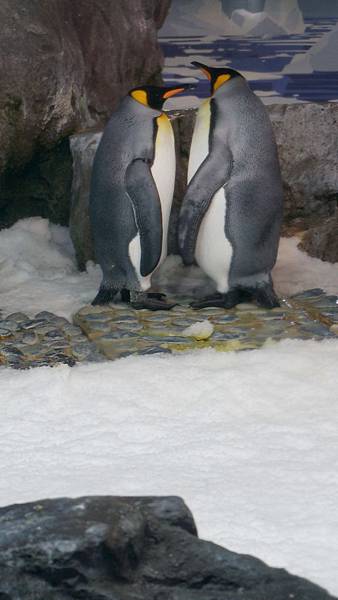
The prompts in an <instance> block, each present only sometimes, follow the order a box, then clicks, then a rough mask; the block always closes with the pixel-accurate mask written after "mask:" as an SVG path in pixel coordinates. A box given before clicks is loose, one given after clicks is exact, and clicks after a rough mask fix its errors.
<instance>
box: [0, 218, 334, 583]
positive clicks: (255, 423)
mask: <svg viewBox="0 0 338 600" xmlns="http://www.w3.org/2000/svg"><path fill="white" fill-rule="evenodd" d="M296 243H297V242H296V240H294V239H291V240H282V243H281V250H280V256H279V261H278V265H277V267H276V269H275V274H274V278H275V281H276V284H277V288H278V291H279V293H281V294H289V293H292V292H296V291H298V290H301V289H305V288H310V287H317V286H320V287H324V288H326V289H327V290H328V291H330V292H335V291H336V292H337V291H338V265H335V266H333V265H328V264H325V263H322V262H321V261H317V260H314V259H311V258H309V257H307V256H306V255H305V254H303V253H300V252H299V251H298V250H297V247H296ZM186 273H187V272H186V271H184V270H183V268H182V267H181V266H180V265H179V264H178V261H177V259H176V258H171V259H170V260H169V263H168V264H167V265H166V267H165V271H164V273H163V274H162V276H161V277H160V278H159V281H160V283H161V279H162V282H163V280H164V278H167V277H168V275H170V274H171V275H173V276H174V277H175V286H176V287H178V288H179V289H180V290H181V291H186V290H187V288H189V289H191V290H193V291H196V290H202V288H204V287H205V285H206V281H205V279H203V278H202V277H201V275H200V273H199V272H198V270H197V269H193V270H192V271H190V278H189V279H188V278H187V274H186ZM188 273H189V272H188ZM99 279H100V273H99V269H98V268H96V267H94V266H90V267H89V270H88V273H83V274H79V273H78V272H77V271H76V269H75V265H74V258H73V255H72V250H71V246H70V244H69V239H68V234H67V231H66V230H64V229H62V228H59V227H49V225H48V223H47V222H46V221H44V220H42V219H30V220H27V221H22V222H20V223H18V224H17V225H15V226H14V227H13V228H11V229H10V230H6V231H2V232H0V308H2V309H3V312H4V314H6V313H8V312H13V311H14V310H15V311H17V310H26V311H27V310H28V308H30V312H31V313H34V312H36V311H38V310H40V309H49V310H53V311H55V312H57V313H58V314H60V315H66V316H69V315H70V314H71V313H72V312H73V311H75V310H76V309H77V308H78V307H79V306H81V305H82V304H83V303H85V302H87V301H90V300H91V299H92V297H93V296H94V293H95V291H96V287H97V284H98V282H99ZM171 285H173V284H171ZM169 287H170V286H169ZM337 364H338V342H336V341H332V340H331V341H326V342H321V343H315V342H300V341H286V342H282V343H280V344H277V345H274V346H271V347H265V348H263V349H261V350H257V351H252V352H242V353H238V354H236V353H228V354H221V353H216V352H215V351H211V350H209V351H201V352H197V353H188V354H185V355H179V356H162V357H159V356H153V357H137V358H132V357H130V358H127V359H122V360H120V361H117V362H115V363H100V364H97V365H93V364H91V365H81V366H76V367H74V368H73V369H71V368H69V367H67V366H64V365H63V366H60V367H57V368H54V369H50V368H40V369H35V370H30V371H25V372H13V371H11V370H9V369H4V368H3V369H0V390H1V403H0V457H1V458H0V505H6V504H10V503H13V502H24V501H28V500H36V499H38V498H43V497H53V496H54V497H55V496H62V495H69V496H75V495H80V494H127V495H135V494H139V495H144V494H156V495H158V494H170V495H172V494H177V495H180V496H182V497H183V498H184V499H185V500H186V502H187V503H188V505H189V506H190V507H191V509H192V510H193V512H194V516H195V518H196V521H197V525H198V527H199V533H200V535H201V536H202V537H204V538H206V539H211V540H212V541H214V542H217V543H220V544H222V545H224V546H226V547H228V548H230V549H233V550H236V551H239V552H244V553H251V554H254V555H256V556H258V557H260V558H262V559H263V560H265V561H267V562H268V563H269V564H271V565H275V566H282V567H285V568H287V569H288V570H289V571H291V572H293V573H296V574H298V575H303V576H305V577H307V578H309V579H312V580H313V581H315V582H317V583H319V584H321V585H322V586H323V587H326V588H328V589H329V590H330V591H331V592H332V593H335V594H338V569H337V559H336V556H337V538H338V508H337V502H336V499H337V496H338V474H337V468H336V466H337V459H338V437H337V433H336V431H337V425H336V423H337V418H338V393H337V390H338V372H337Z"/></svg>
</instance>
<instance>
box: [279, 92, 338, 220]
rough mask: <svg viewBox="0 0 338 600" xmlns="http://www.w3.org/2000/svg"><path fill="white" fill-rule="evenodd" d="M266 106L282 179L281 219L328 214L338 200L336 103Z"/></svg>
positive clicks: (337, 120)
mask: <svg viewBox="0 0 338 600" xmlns="http://www.w3.org/2000/svg"><path fill="white" fill-rule="evenodd" d="M268 109H269V113H270V118H271V121H272V125H273V128H274V131H275V135H276V140H277V146H278V152H279V158H280V164H281V169H282V177H283V182H284V190H285V204H284V220H285V222H287V223H289V222H291V221H292V220H293V219H297V218H305V219H308V220H310V221H311V219H312V218H313V217H324V218H325V217H328V216H330V215H332V214H333V213H334V211H335V208H336V206H337V202H338V104H334V103H327V104H320V103H306V104H305V103H304V104H280V105H273V106H269V107H268Z"/></svg>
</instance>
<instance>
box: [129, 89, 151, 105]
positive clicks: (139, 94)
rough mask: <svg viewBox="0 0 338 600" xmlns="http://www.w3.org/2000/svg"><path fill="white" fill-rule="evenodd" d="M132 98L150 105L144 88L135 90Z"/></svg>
mask: <svg viewBox="0 0 338 600" xmlns="http://www.w3.org/2000/svg"><path fill="white" fill-rule="evenodd" d="M131 96H132V98H134V100H136V101H137V102H139V103H140V104H144V106H149V104H148V96H147V93H146V92H145V91H144V90H134V91H133V92H132V93H131Z"/></svg>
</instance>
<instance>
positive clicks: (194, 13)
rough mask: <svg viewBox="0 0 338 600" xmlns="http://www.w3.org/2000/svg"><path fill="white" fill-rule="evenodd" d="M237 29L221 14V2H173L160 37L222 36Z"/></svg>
mask: <svg viewBox="0 0 338 600" xmlns="http://www.w3.org/2000/svg"><path fill="white" fill-rule="evenodd" d="M234 29H235V30H236V32H237V27H236V26H235V27H234V26H233V24H232V22H231V20H230V19H229V18H228V17H227V16H226V14H225V13H224V12H223V7H222V3H221V0H207V1H205V0H178V1H177V0H176V1H175V0H174V1H173V2H172V5H171V8H170V11H169V15H168V17H167V19H166V21H165V22H164V25H163V27H162V29H161V30H160V32H159V35H160V36H165V37H176V36H177V37H179V36H195V35H199V36H202V35H222V34H227V33H230V32H231V31H232V30H234Z"/></svg>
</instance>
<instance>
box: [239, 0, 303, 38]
mask: <svg viewBox="0 0 338 600" xmlns="http://www.w3.org/2000/svg"><path fill="white" fill-rule="evenodd" d="M231 20H232V23H233V24H234V25H235V27H237V28H239V30H240V33H241V34H242V35H252V36H262V37H278V36H281V35H290V34H294V33H304V29H305V26H304V20H303V15H302V12H301V10H300V8H299V5H298V0H283V2H281V1H280V0H265V4H264V10H263V11H261V12H252V11H250V10H246V9H244V8H239V9H236V10H234V11H233V12H232V15H231Z"/></svg>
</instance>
